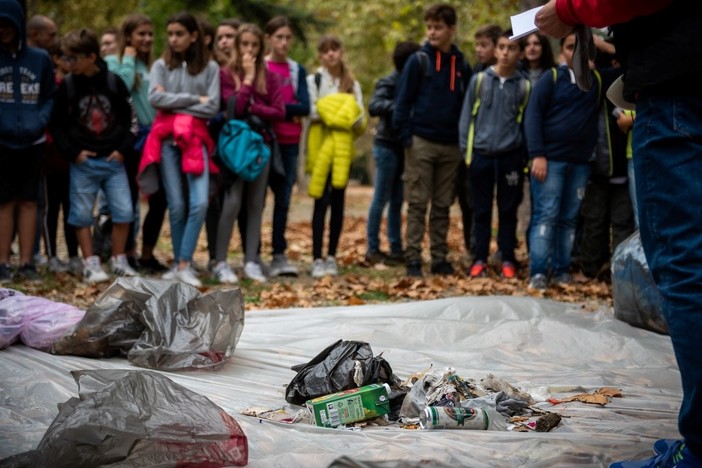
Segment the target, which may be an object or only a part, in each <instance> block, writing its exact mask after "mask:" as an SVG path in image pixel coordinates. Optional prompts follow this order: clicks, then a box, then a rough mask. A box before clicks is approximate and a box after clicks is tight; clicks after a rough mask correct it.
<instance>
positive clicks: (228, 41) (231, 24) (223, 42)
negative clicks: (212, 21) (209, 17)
mask: <svg viewBox="0 0 702 468" xmlns="http://www.w3.org/2000/svg"><path fill="white" fill-rule="evenodd" d="M239 26H241V21H239V20H238V19H236V18H226V19H223V20H222V21H220V22H219V24H218V25H217V30H216V31H215V42H214V49H215V58H216V60H217V62H218V63H219V64H220V65H224V64H225V63H226V62H227V61H228V60H229V58H230V57H231V55H232V51H233V50H234V40H235V39H236V32H237V31H238V30H239Z"/></svg>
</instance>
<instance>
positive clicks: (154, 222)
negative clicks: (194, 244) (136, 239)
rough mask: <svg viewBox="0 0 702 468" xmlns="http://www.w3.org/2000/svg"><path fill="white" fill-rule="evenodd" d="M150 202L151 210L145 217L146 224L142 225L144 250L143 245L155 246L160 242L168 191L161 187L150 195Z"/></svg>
mask: <svg viewBox="0 0 702 468" xmlns="http://www.w3.org/2000/svg"><path fill="white" fill-rule="evenodd" d="M148 203H149V211H148V213H146V216H145V217H144V224H143V225H142V232H141V236H142V237H141V244H142V250H143V246H148V247H152V248H153V247H155V246H156V243H157V242H158V237H159V235H160V234H161V227H163V219H164V217H165V216H166V209H167V208H168V204H167V203H166V192H165V191H164V190H163V187H159V189H158V191H157V192H156V193H153V194H152V195H151V196H149V200H148Z"/></svg>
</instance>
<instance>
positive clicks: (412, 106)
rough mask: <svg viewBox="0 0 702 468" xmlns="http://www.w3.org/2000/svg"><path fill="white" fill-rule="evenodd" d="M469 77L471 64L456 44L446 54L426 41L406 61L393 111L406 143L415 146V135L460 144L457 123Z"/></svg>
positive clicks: (433, 140)
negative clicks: (422, 56)
mask: <svg viewBox="0 0 702 468" xmlns="http://www.w3.org/2000/svg"><path fill="white" fill-rule="evenodd" d="M420 53H424V54H426V56H427V58H428V59H429V60H428V64H429V67H428V70H427V69H423V68H424V67H422V62H421V60H420V58H419V54H420ZM470 76H471V68H470V65H468V63H467V62H466V61H465V60H464V59H463V54H462V53H461V52H460V51H459V50H458V49H457V48H456V46H454V45H452V46H451V49H450V50H449V52H448V53H443V52H440V51H439V50H437V49H435V48H433V47H432V46H431V45H429V44H428V43H426V44H424V46H423V47H422V49H421V50H420V51H419V52H417V53H415V54H414V55H412V56H411V57H410V58H409V60H407V63H406V64H405V67H404V69H403V70H402V75H401V76H400V80H399V82H398V85H397V97H396V99H395V112H394V114H393V126H394V127H395V131H396V132H397V135H398V137H399V139H400V141H402V144H403V146H405V147H406V148H409V147H410V146H412V135H417V136H419V137H421V138H424V139H425V140H429V141H431V142H434V143H443V144H451V145H458V125H457V123H458V119H459V117H460V116H461V106H462V104H463V95H464V94H465V90H466V88H467V87H468V82H469V80H470Z"/></svg>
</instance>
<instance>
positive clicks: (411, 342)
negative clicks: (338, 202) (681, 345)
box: [0, 297, 682, 468]
mask: <svg viewBox="0 0 702 468" xmlns="http://www.w3.org/2000/svg"><path fill="white" fill-rule="evenodd" d="M339 338H342V339H347V340H359V341H366V342H368V343H370V344H371V346H372V348H373V352H374V354H375V355H378V354H380V353H381V352H382V353H383V357H384V358H385V359H386V360H387V361H388V362H389V363H390V364H391V365H392V367H393V371H394V373H395V374H396V375H397V376H398V377H399V378H400V379H404V378H406V377H408V376H409V375H410V374H412V373H415V372H418V371H420V370H423V369H425V368H427V367H428V366H429V365H430V364H431V363H433V364H434V368H442V367H448V366H451V367H454V368H455V369H456V371H457V374H458V375H459V376H461V377H463V378H465V379H470V378H472V379H478V380H479V379H481V378H483V377H485V376H486V375H487V374H488V373H492V374H494V375H495V376H496V377H499V378H502V379H504V380H506V381H507V382H509V383H511V384H514V385H522V386H524V387H525V388H527V389H532V390H537V389H539V388H540V387H546V390H547V391H548V393H549V394H550V395H551V396H553V397H555V398H565V397H568V396H572V395H575V394H577V393H583V392H591V391H594V390H596V389H597V388H599V387H604V386H610V387H617V388H620V389H622V393H623V397H622V398H614V399H613V400H612V401H611V402H610V403H609V404H607V405H606V406H604V407H600V406H596V405H588V404H584V403H580V402H571V403H564V404H560V405H557V406H551V405H550V404H548V403H544V404H541V405H542V406H543V407H544V408H545V409H548V410H550V411H556V412H559V413H560V414H561V415H562V416H564V418H563V420H562V422H561V424H560V425H559V426H558V427H556V428H555V429H553V430H552V431H551V432H548V433H535V432H528V433H519V432H495V431H467V430H442V431H428V430H405V429H400V428H398V427H392V426H390V427H386V428H381V427H367V428H364V429H362V430H360V431H350V430H344V429H324V428H318V427H315V426H311V425H306V424H284V423H277V422H271V421H267V420H260V419H258V418H254V417H249V416H243V415H241V412H242V411H244V410H246V409H247V408H251V407H258V408H271V409H272V408H279V407H281V406H283V405H285V404H286V403H285V400H284V390H285V386H286V385H287V384H288V383H289V382H290V380H291V379H292V378H293V377H294V375H295V373H294V372H293V371H291V370H290V367H291V366H292V365H295V364H300V363H306V362H307V361H309V360H310V359H311V358H312V357H314V356H315V355H316V354H317V353H318V352H319V351H321V350H322V349H324V348H325V347H326V346H328V345H329V344H331V343H333V342H334V341H336V340H337V339H339ZM102 368H110V369H116V368H131V369H138V368H137V367H135V366H133V365H131V364H130V363H129V362H128V361H126V360H125V359H121V358H113V359H105V360H96V359H87V358H79V357H71V356H54V355H50V354H46V353H43V352H40V351H36V350H32V349H29V348H26V347H24V346H11V347H10V348H8V349H6V350H3V351H0V375H1V376H2V379H0V395H1V397H0V459H2V458H4V457H6V456H9V455H12V454H15V453H19V452H23V451H26V450H31V449H33V448H35V447H36V445H37V444H38V442H39V441H40V440H41V437H42V435H43V433H44V431H45V430H46V428H47V427H48V426H49V424H50V423H51V421H52V420H53V418H54V417H55V416H56V414H57V413H58V410H57V404H59V403H63V402H64V401H66V400H67V399H68V398H70V397H72V396H77V388H76V385H75V383H74V381H73V379H72V377H71V376H70V375H69V373H68V372H69V371H70V370H75V369H102ZM167 375H168V376H169V377H170V378H171V379H172V380H174V381H175V382H177V383H179V384H181V385H184V386H186V387H188V388H190V389H191V390H193V391H195V392H198V393H201V394H203V395H206V396H207V397H209V398H210V399H211V400H212V401H213V402H215V403H216V404H217V405H219V406H221V407H222V408H224V409H225V410H226V411H227V412H229V414H231V415H232V416H234V418H235V419H236V420H237V421H238V422H239V423H240V424H241V426H242V428H243V430H244V432H245V433H246V435H247V437H248V441H249V466H252V467H286V468H287V467H296V466H301V467H302V466H304V467H317V466H319V467H324V466H327V465H329V463H331V462H332V461H333V460H335V459H337V458H338V457H341V456H342V455H347V456H349V457H351V458H353V459H355V460H372V461H383V460H405V461H412V462H419V461H421V460H425V461H426V460H434V461H437V462H441V463H446V464H451V465H453V466H475V467H482V466H486V467H489V466H505V467H512V466H535V467H552V466H574V465H579V466H607V465H608V464H609V463H610V462H612V461H615V460H620V459H628V458H641V457H644V456H650V455H651V444H652V443H653V442H654V440H655V439H657V438H677V437H679V435H678V431H677V412H678V408H679V405H680V399H681V395H682V391H681V386H680V375H679V371H678V368H677V365H676V362H675V357H674V354H673V350H672V346H671V344H670V339H669V338H668V337H667V336H663V335H658V334H656V333H653V332H650V331H646V330H642V329H637V328H633V327H631V326H630V325H628V324H626V323H624V322H621V321H618V320H616V319H614V318H613V314H612V312H611V310H609V309H606V308H602V309H600V310H598V311H595V312H592V311H588V310H586V308H584V307H583V306H581V305H578V304H563V303H557V302H552V301H547V300H540V299H534V298H524V297H467V298H455V299H444V300H437V301H426V302H411V303H395V304H387V305H373V306H356V307H335V308H316V309H287V310H271V311H252V312H247V315H246V323H245V326H244V331H243V333H242V335H241V339H240V341H239V344H238V346H237V348H236V350H235V352H234V355H233V358H232V359H231V360H230V362H229V363H227V364H226V365H225V366H224V367H223V368H222V369H221V370H218V371H214V372H204V371H200V372H187V373H168V374H167ZM541 390H544V389H543V388H541ZM293 409H297V408H293Z"/></svg>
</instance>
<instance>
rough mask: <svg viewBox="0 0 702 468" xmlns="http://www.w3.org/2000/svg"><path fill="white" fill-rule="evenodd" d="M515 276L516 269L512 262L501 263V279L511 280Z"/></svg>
mask: <svg viewBox="0 0 702 468" xmlns="http://www.w3.org/2000/svg"><path fill="white" fill-rule="evenodd" d="M516 276H517V268H516V267H515V266H514V263H512V262H502V277H503V278H506V279H512V278H514V277H516Z"/></svg>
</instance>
